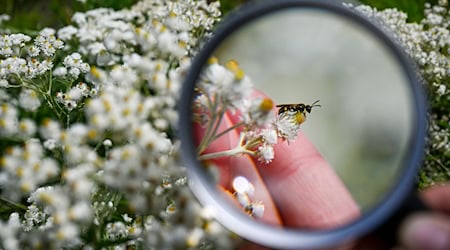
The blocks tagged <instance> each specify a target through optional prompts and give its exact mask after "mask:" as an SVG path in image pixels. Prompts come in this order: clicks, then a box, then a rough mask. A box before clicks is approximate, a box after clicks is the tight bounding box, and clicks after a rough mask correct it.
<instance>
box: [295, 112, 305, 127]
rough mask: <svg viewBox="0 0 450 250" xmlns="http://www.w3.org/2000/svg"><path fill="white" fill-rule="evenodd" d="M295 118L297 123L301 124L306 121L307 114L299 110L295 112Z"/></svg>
mask: <svg viewBox="0 0 450 250" xmlns="http://www.w3.org/2000/svg"><path fill="white" fill-rule="evenodd" d="M294 119H295V120H294V122H295V124H297V125H300V124H302V123H303V122H305V120H306V116H305V115H304V114H303V113H301V112H297V114H295V118H294Z"/></svg>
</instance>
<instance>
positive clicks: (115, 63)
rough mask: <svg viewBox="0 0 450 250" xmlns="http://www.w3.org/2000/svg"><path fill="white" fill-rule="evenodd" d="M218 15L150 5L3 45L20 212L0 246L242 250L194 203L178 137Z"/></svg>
mask: <svg viewBox="0 0 450 250" xmlns="http://www.w3.org/2000/svg"><path fill="white" fill-rule="evenodd" d="M219 16H220V11H219V5H218V2H213V3H207V1H193V0H188V1H163V0H144V1H140V2H138V3H137V4H136V5H134V6H132V7H131V8H129V9H122V10H117V11H116V10H112V9H104V8H100V9H95V10H90V11H87V12H85V13H76V14H75V15H74V16H73V18H72V21H73V25H70V26H67V27H64V28H62V29H60V30H58V31H56V30H53V29H50V28H46V29H43V30H42V31H41V32H40V33H39V34H38V35H37V36H36V37H35V38H34V39H33V38H32V37H30V36H27V35H21V34H5V35H3V36H2V37H1V38H0V51H1V52H0V128H1V129H0V139H1V141H0V146H1V147H0V148H1V149H0V156H1V161H0V163H1V164H0V165H1V167H0V189H1V198H3V199H5V200H8V201H9V202H11V204H13V205H16V207H17V208H18V209H19V208H20V209H22V211H21V212H22V213H21V214H22V215H20V216H19V214H17V213H12V214H11V219H10V221H9V222H0V223H1V226H2V229H1V230H0V248H6V249H24V248H30V249H31V248H43V249H61V248H73V247H76V248H85V249H93V248H108V247H114V249H126V248H130V247H131V248H133V247H136V248H143V249H175V248H176V249H179V248H198V247H200V246H202V247H206V248H208V247H210V248H216V249H232V248H233V247H234V245H236V244H237V243H238V241H237V240H236V239H233V236H232V235H231V234H230V233H229V232H228V231H226V230H225V229H224V228H222V227H221V226H220V225H219V224H217V222H215V221H214V220H213V218H212V217H211V215H210V214H209V213H208V212H206V210H205V209H203V208H201V207H200V204H199V203H198V202H197V201H196V200H195V199H194V197H193V195H192V194H191V192H190V190H189V188H188V186H187V180H186V177H185V173H184V169H183V168H182V167H181V166H180V165H181V163H180V162H179V160H178V159H179V157H178V144H179V142H178V141H177V139H176V138H174V131H173V130H174V124H176V122H177V112H176V103H177V98H178V95H179V89H180V85H181V82H182V81H183V78H184V75H185V73H186V70H187V67H188V66H189V63H190V57H191V56H192V55H193V54H194V53H195V51H196V49H197V48H198V47H199V43H200V39H201V38H202V37H203V36H205V35H208V33H209V32H210V30H211V28H212V26H213V24H214V23H215V22H216V21H217V20H218V18H219ZM25 201H26V202H25ZM24 210H25V213H23V212H24Z"/></svg>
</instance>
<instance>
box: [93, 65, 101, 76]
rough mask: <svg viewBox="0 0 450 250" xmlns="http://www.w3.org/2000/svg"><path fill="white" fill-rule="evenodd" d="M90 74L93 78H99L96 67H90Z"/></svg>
mask: <svg viewBox="0 0 450 250" xmlns="http://www.w3.org/2000/svg"><path fill="white" fill-rule="evenodd" d="M91 74H92V75H93V76H94V77H95V78H100V71H99V70H98V69H97V68H96V67H94V66H92V67H91Z"/></svg>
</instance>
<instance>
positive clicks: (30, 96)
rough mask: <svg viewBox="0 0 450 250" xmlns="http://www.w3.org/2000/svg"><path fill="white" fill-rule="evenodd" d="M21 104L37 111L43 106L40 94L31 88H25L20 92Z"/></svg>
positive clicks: (25, 107) (27, 108) (29, 109)
mask: <svg viewBox="0 0 450 250" xmlns="http://www.w3.org/2000/svg"><path fill="white" fill-rule="evenodd" d="M19 104H20V106H21V107H22V108H24V109H26V110H28V111H35V110H36V109H38V108H39V107H40V106H41V101H40V100H39V95H38V94H37V93H36V92H35V91H34V90H31V89H23V90H22V92H20V96H19Z"/></svg>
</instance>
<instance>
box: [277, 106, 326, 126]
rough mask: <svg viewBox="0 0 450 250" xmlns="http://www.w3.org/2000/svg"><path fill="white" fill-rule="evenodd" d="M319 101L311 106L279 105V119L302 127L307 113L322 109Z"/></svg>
mask: <svg viewBox="0 0 450 250" xmlns="http://www.w3.org/2000/svg"><path fill="white" fill-rule="evenodd" d="M318 102H319V100H317V101H315V102H313V103H312V104H311V105H309V104H303V103H299V104H279V105H277V107H278V108H279V109H278V118H279V119H281V120H282V119H288V120H289V121H291V122H292V123H294V125H297V126H298V125H300V124H302V123H303V122H304V121H305V120H306V113H311V110H312V108H313V107H321V105H319V104H317V103H318Z"/></svg>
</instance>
